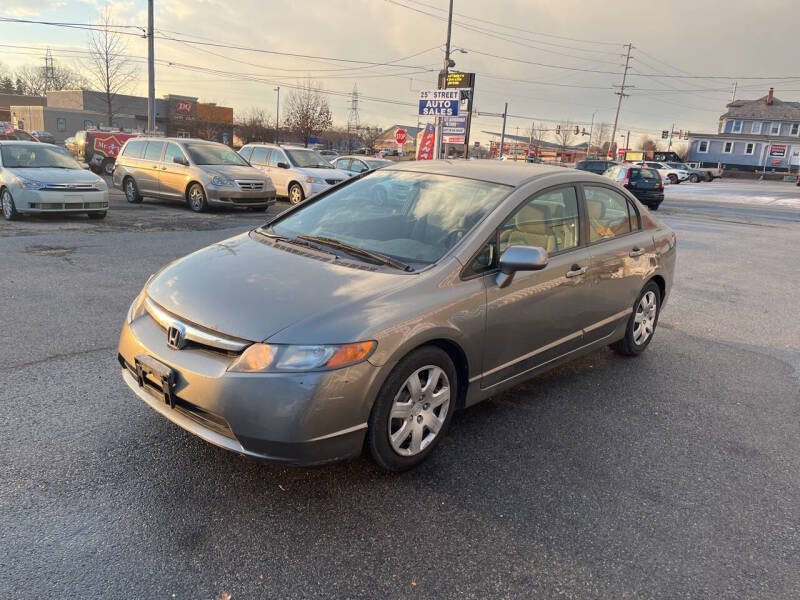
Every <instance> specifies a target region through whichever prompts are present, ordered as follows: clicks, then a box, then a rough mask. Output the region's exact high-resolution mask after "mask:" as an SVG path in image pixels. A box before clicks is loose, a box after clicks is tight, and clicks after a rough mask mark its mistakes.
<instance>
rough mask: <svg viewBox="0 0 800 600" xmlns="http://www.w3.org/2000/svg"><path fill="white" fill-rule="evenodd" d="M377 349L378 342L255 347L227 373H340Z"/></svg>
mask: <svg viewBox="0 0 800 600" xmlns="http://www.w3.org/2000/svg"><path fill="white" fill-rule="evenodd" d="M377 345H378V343H377V342H375V341H368V342H355V343H353V344H322V345H290V344H253V345H251V346H248V347H247V348H246V349H245V351H244V352H242V354H241V356H239V357H238V358H237V359H236V360H235V361H234V362H233V364H232V365H231V366H230V367H228V371H233V372H236V373H267V372H280V371H284V372H286V371H289V372H292V371H320V370H329V369H339V368H341V367H347V366H350V365H354V364H356V363H359V362H361V361H362V360H365V359H366V358H368V357H369V355H370V354H372V352H373V351H374V350H375V347H376V346H377Z"/></svg>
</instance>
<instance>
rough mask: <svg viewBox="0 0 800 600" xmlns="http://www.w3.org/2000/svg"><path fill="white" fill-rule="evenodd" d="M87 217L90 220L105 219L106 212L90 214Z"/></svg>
mask: <svg viewBox="0 0 800 600" xmlns="http://www.w3.org/2000/svg"><path fill="white" fill-rule="evenodd" d="M88 215H89V218H90V219H105V218H106V211H99V212H90V213H88Z"/></svg>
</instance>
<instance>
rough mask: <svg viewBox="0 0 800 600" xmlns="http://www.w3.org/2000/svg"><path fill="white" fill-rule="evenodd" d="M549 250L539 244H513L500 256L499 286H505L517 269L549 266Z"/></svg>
mask: <svg viewBox="0 0 800 600" xmlns="http://www.w3.org/2000/svg"><path fill="white" fill-rule="evenodd" d="M548 261H549V258H548V257H547V250H545V249H544V248H540V247H539V246H511V247H510V248H508V249H507V250H506V251H505V252H503V255H502V256H501V257H500V262H499V264H498V267H500V272H499V273H498V274H497V280H496V281H497V286H498V287H501V288H504V287H506V286H507V285H509V284H510V283H511V281H512V280H513V279H514V274H515V273H516V272H517V271H540V270H542V269H544V268H545V267H546V266H547V263H548Z"/></svg>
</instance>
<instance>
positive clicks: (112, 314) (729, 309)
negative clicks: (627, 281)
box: [0, 180, 800, 600]
mask: <svg viewBox="0 0 800 600" xmlns="http://www.w3.org/2000/svg"><path fill="white" fill-rule="evenodd" d="M758 198H762V199H758ZM764 198H765V199H766V200H764ZM285 206H286V205H285V204H278V205H276V206H275V207H273V208H272V209H271V210H270V213H275V212H277V211H278V210H280V209H282V208H283V207H285ZM659 215H660V216H661V217H662V218H663V219H664V220H665V221H666V222H667V223H668V224H669V225H671V226H672V227H673V228H674V229H675V230H676V232H677V234H678V239H679V241H678V265H677V279H676V282H675V285H674V289H673V294H672V297H671V298H670V300H669V302H668V304H667V306H666V308H665V310H664V312H663V314H662V317H661V321H660V324H659V325H660V326H659V329H658V331H657V333H656V335H655V338H654V340H653V342H652V344H651V346H650V348H649V349H648V351H647V352H646V353H645V354H644V355H642V356H641V357H639V358H636V359H623V358H620V357H618V356H617V355H615V354H613V353H612V352H611V351H610V350H603V351H600V352H597V353H594V354H592V355H589V356H586V357H584V358H581V359H579V360H577V361H575V362H572V363H570V364H567V365H565V366H563V367H561V368H559V369H557V370H556V371H554V372H552V373H549V374H547V375H544V376H541V377H538V378H536V379H534V380H531V381H530V382H528V383H525V384H523V385H520V386H518V387H516V388H514V389H512V390H509V391H508V392H505V393H503V394H500V395H498V396H496V397H494V398H492V399H490V400H489V401H487V402H484V403H482V404H479V405H477V406H475V407H473V408H470V409H468V410H466V411H462V412H460V413H457V414H456V415H455V417H454V420H453V423H452V427H451V429H450V431H449V433H448V436H447V437H446V438H445V439H444V440H443V441H442V444H441V445H440V446H439V448H438V449H437V451H436V453H435V454H434V455H433V456H432V457H431V459H430V460H429V461H427V462H426V463H424V464H423V465H422V466H420V467H419V468H417V469H416V470H414V471H411V472H408V473H405V474H400V475H396V474H387V473H384V472H381V471H379V470H378V469H377V468H376V467H375V466H373V465H372V464H371V463H370V462H369V461H367V460H366V459H360V460H356V461H352V462H348V463H344V464H337V465H332V466H328V467H323V468H315V469H297V468H289V467H283V466H280V465H276V464H272V463H266V462H258V461H254V460H250V459H246V458H243V457H240V456H237V455H234V454H231V453H229V452H226V451H224V450H220V449H217V448H215V447H213V446H210V445H209V444H206V443H205V442H203V441H201V440H199V439H197V438H195V437H193V436H191V435H189V434H188V433H185V432H183V431H182V430H180V429H178V428H177V427H176V426H174V425H172V424H171V423H169V422H167V421H166V420H165V419H163V418H162V417H160V416H159V415H158V414H156V413H155V412H154V411H152V410H151V409H149V408H148V407H147V406H145V405H144V404H143V403H142V402H141V401H139V400H138V399H137V398H135V397H134V396H133V394H131V393H130V391H129V390H128V389H127V387H126V386H125V385H124V383H123V382H122V380H121V377H120V373H119V366H118V364H117V362H116V343H117V336H118V334H119V329H120V324H121V322H122V319H123V317H124V315H125V312H126V310H127V308H128V306H129V304H130V302H131V300H132V299H133V298H134V296H135V295H136V293H137V292H138V291H139V290H140V288H141V286H142V285H143V284H144V282H145V281H146V279H147V277H148V276H149V275H150V274H151V273H152V272H154V271H155V270H156V269H158V268H159V267H160V266H162V265H163V264H165V263H167V262H168V261H170V260H172V259H174V258H176V257H179V256H182V255H184V254H186V253H188V252H191V251H193V250H195V249H198V248H201V247H203V246H205V245H208V244H210V243H213V242H215V241H219V240H221V239H224V238H226V237H229V236H231V235H234V234H237V233H239V232H241V231H244V230H246V229H248V228H251V227H253V226H254V225H257V224H259V223H260V222H262V221H263V220H264V219H265V215H264V213H252V212H228V211H215V212H212V213H207V214H202V215H195V214H192V213H190V212H189V211H188V209H186V208H185V207H182V206H178V205H170V204H166V203H156V202H154V201H146V202H145V203H144V204H143V205H128V204H127V203H125V201H124V198H123V197H122V196H119V195H114V196H113V197H112V201H111V208H110V211H109V213H108V217H107V218H106V219H105V220H104V221H100V222H98V221H89V220H88V219H87V218H85V217H73V218H63V217H60V218H54V217H52V216H50V217H49V218H46V219H45V218H25V219H22V220H20V221H18V222H14V223H6V222H0V261H2V269H0V298H2V299H3V306H2V310H1V311H0V331H2V336H3V337H2V339H3V343H2V344H1V345H0V401H2V407H3V413H4V414H3V418H2V419H0V437H2V439H3V440H4V443H3V448H4V452H3V460H2V461H0V548H3V550H2V552H0V590H2V592H3V594H2V595H3V596H4V597H14V598H31V599H33V598H36V599H43V598H167V599H170V598H187V599H188V598H219V597H221V596H222V595H223V594H230V595H231V596H232V598H233V599H234V600H238V599H243V598H256V597H269V598H290V597H321V598H339V597H345V598H415V597H419V598H455V597H459V598H461V597H463V598H615V599H622V598H670V599H671V598H736V599H741V598H760V599H763V598H787V599H789V598H797V597H800V570H799V569H798V556H800V503H798V500H797V499H798V497H800V444H798V438H799V434H800V403H799V401H800V393H799V392H798V388H799V384H800V308H798V303H797V290H798V285H797V282H798V281H800V260H799V256H800V251H799V249H800V188H797V187H793V186H791V185H789V184H780V183H768V182H767V183H764V184H763V185H760V184H759V183H758V182H748V183H746V184H744V183H741V182H736V181H726V180H720V181H715V182H712V183H699V184H681V185H680V186H670V187H669V188H668V190H667V197H666V200H665V202H664V204H663V205H662V210H660V211H659ZM254 268H257V265H254ZM270 310H280V307H270Z"/></svg>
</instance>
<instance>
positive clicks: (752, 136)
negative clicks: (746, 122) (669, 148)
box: [689, 132, 797, 144]
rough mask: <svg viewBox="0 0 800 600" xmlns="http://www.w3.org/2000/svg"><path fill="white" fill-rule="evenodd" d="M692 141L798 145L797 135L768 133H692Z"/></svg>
mask: <svg viewBox="0 0 800 600" xmlns="http://www.w3.org/2000/svg"><path fill="white" fill-rule="evenodd" d="M689 139H690V140H717V139H724V140H729V141H732V142H765V141H767V140H769V141H770V142H794V143H795V144H796V143H797V136H796V135H768V134H766V133H762V134H757V133H694V132H692V133H690V134H689Z"/></svg>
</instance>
